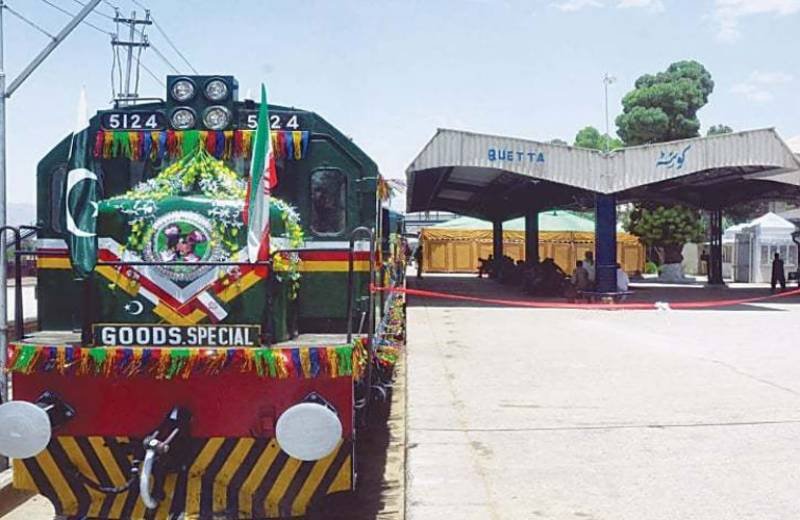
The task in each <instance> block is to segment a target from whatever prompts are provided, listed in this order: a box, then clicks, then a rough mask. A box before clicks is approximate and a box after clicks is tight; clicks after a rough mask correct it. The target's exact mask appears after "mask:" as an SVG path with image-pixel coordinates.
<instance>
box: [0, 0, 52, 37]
mask: <svg viewBox="0 0 800 520" xmlns="http://www.w3.org/2000/svg"><path fill="white" fill-rule="evenodd" d="M2 6H3V8H5V10H6V11H8V12H9V13H10V14H13V15H14V16H16V17H17V18H19V19H20V20H22V21H23V22H25V23H26V24H28V25H30V26H31V27H33V28H34V29H36V30H37V31H39V32H40V33H42V34H44V35H45V36H47V37H48V38H50V39H51V40H55V39H56V37H55V36H53V35H52V34H50V33H49V32H48V31H47V30H46V29H44V28H43V27H42V26H41V25H38V24H37V23H36V22H34V21H32V20H30V19H28V18H26V17H25V16H24V15H23V14H22V13H20V12H17V11H16V10H14V9H12V8H11V6H10V5H8V4H5V3H4V4H2Z"/></svg>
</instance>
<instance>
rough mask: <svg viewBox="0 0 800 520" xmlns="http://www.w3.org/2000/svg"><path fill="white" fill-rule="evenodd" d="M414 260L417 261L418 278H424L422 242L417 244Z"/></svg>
mask: <svg viewBox="0 0 800 520" xmlns="http://www.w3.org/2000/svg"><path fill="white" fill-rule="evenodd" d="M414 261H415V262H416V263H417V278H422V242H420V243H419V245H418V246H417V250H416V251H414Z"/></svg>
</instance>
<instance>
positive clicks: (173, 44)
mask: <svg viewBox="0 0 800 520" xmlns="http://www.w3.org/2000/svg"><path fill="white" fill-rule="evenodd" d="M131 1H132V2H133V3H134V4H136V5H138V6H139V7H141V8H142V9H146V10H148V11H149V10H150V9H149V8H148V7H147V6H145V5H144V4H142V3H141V2H139V0H131ZM150 18H151V19H152V20H153V25H155V26H156V29H157V30H158V32H159V33H161V36H163V37H164V39H165V40H167V43H168V44H169V46H170V47H172V50H173V51H175V54H177V55H178V56H180V58H181V59H182V60H183V62H184V63H185V64H186V65H187V66H188V67H189V68H190V69H191V70H192V72H194V73H195V74H199V72H197V69H195V68H194V66H193V65H192V64H191V63H190V62H189V60H188V59H187V58H186V56H184V54H183V53H182V52H181V51H180V49H178V47H177V45H175V43H173V41H172V38H170V37H169V35H168V34H167V32H166V31H164V29H162V27H161V25H160V24H159V23H158V21H156V19H155V17H154V16H153V15H152V13H151V14H150ZM154 50H155V49H154ZM173 68H174V67H173ZM175 72H178V71H177V69H176V70H175Z"/></svg>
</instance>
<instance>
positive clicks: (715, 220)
mask: <svg viewBox="0 0 800 520" xmlns="http://www.w3.org/2000/svg"><path fill="white" fill-rule="evenodd" d="M710 213H711V215H710V217H711V218H710V219H709V221H710V222H711V226H710V228H711V229H710V232H711V239H710V243H711V251H710V252H709V253H710V254H709V257H708V283H709V284H711V285H722V284H723V283H725V282H723V280H722V209H721V208H717V209H713V210H711V212H710Z"/></svg>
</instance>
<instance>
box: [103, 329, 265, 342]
mask: <svg viewBox="0 0 800 520" xmlns="http://www.w3.org/2000/svg"><path fill="white" fill-rule="evenodd" d="M260 334H261V327H259V326H258V325H189V326H176V325H116V324H114V325H104V324H97V325H95V326H94V343H95V345H102V346H106V347H254V346H258V344H259V335H260Z"/></svg>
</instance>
